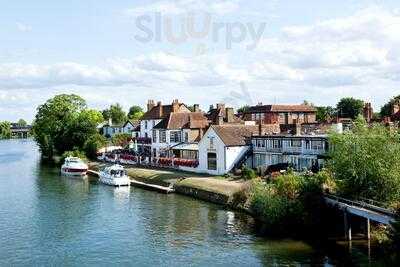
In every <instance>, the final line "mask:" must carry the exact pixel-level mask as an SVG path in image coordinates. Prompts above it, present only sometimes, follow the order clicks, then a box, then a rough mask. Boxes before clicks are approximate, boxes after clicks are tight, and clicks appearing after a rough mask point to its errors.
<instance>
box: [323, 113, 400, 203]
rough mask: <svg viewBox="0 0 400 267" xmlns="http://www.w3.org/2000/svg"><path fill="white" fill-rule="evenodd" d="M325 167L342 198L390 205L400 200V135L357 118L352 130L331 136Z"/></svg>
mask: <svg viewBox="0 0 400 267" xmlns="http://www.w3.org/2000/svg"><path fill="white" fill-rule="evenodd" d="M329 142H330V146H331V148H332V149H331V151H330V155H329V156H330V160H328V166H329V169H330V170H331V172H332V173H333V174H334V176H335V179H336V181H337V186H338V192H339V193H341V194H342V195H344V196H345V197H350V198H354V199H358V198H360V197H363V198H368V199H374V200H377V201H383V202H385V201H393V200H395V199H396V198H398V197H399V196H400V176H399V173H400V158H399V157H398V155H399V154H400V135H399V133H398V132H397V131H391V130H390V129H387V128H385V127H384V126H382V125H380V124H374V125H372V126H370V127H368V125H367V124H366V122H365V120H364V119H363V118H362V117H361V116H360V117H358V118H357V120H356V121H355V126H354V129H353V130H352V131H351V132H350V131H346V132H345V133H343V134H338V133H330V134H329Z"/></svg>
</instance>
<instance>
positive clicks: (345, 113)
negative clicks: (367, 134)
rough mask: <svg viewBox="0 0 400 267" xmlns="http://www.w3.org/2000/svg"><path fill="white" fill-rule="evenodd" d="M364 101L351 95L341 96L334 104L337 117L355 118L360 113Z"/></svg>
mask: <svg viewBox="0 0 400 267" xmlns="http://www.w3.org/2000/svg"><path fill="white" fill-rule="evenodd" d="M363 107H364V101H362V100H359V99H355V98H352V97H346V98H342V99H341V100H340V101H339V103H338V104H337V106H336V110H337V112H338V115H339V117H341V118H351V119H355V118H357V116H358V115H360V114H362V110H363Z"/></svg>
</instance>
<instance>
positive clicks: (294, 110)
mask: <svg viewBox="0 0 400 267" xmlns="http://www.w3.org/2000/svg"><path fill="white" fill-rule="evenodd" d="M242 118H243V120H245V121H257V122H260V121H261V122H263V123H265V124H274V123H279V124H295V123H316V122H317V120H316V109H315V108H314V107H312V106H309V105H262V104H259V105H257V106H252V107H250V108H249V109H248V110H247V111H245V112H244V113H243V115H242Z"/></svg>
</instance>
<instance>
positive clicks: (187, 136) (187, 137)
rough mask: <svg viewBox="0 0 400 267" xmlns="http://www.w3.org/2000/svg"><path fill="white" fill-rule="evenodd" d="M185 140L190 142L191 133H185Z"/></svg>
mask: <svg viewBox="0 0 400 267" xmlns="http://www.w3.org/2000/svg"><path fill="white" fill-rule="evenodd" d="M185 142H186V143H188V142H189V133H188V132H186V133H185Z"/></svg>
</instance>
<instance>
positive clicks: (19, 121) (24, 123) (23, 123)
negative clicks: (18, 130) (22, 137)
mask: <svg viewBox="0 0 400 267" xmlns="http://www.w3.org/2000/svg"><path fill="white" fill-rule="evenodd" d="M17 124H18V125H19V126H20V127H25V126H27V125H28V123H27V122H26V121H25V120H24V119H19V120H18V122H17Z"/></svg>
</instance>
